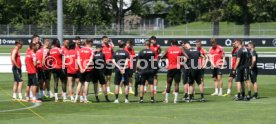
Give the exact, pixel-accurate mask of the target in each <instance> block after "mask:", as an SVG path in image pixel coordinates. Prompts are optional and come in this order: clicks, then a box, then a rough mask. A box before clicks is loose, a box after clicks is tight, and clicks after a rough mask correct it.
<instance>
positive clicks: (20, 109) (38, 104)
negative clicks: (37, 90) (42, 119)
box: [0, 100, 41, 113]
mask: <svg viewBox="0 0 276 124" xmlns="http://www.w3.org/2000/svg"><path fill="white" fill-rule="evenodd" d="M3 101H10V100H1V101H0V102H3ZM33 104H34V105H32V106H29V107H24V108H19V109H10V110H1V111H0V113H3V112H13V111H22V110H27V109H32V108H36V107H38V106H40V105H41V103H33Z"/></svg>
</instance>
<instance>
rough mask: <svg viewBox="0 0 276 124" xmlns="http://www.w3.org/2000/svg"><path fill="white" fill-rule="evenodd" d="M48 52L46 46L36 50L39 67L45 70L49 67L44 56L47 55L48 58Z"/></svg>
mask: <svg viewBox="0 0 276 124" xmlns="http://www.w3.org/2000/svg"><path fill="white" fill-rule="evenodd" d="M48 52H49V50H48V49H44V48H40V49H39V50H38V51H36V59H37V62H39V64H38V65H37V67H38V68H41V69H44V70H46V69H47V67H46V66H45V64H47V62H46V60H44V61H43V56H45V59H47V54H48ZM43 63H44V66H43Z"/></svg>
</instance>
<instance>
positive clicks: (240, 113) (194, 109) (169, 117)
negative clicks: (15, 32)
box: [0, 73, 276, 124]
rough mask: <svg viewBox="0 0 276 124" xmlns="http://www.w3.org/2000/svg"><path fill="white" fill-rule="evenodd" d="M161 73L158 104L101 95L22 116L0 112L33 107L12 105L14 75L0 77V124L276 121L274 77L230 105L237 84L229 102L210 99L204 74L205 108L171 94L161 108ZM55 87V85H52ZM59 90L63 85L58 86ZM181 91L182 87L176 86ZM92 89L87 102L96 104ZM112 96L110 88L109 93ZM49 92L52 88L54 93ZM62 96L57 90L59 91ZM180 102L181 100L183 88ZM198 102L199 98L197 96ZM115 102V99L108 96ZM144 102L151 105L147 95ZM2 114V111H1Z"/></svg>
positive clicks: (46, 104) (210, 86)
mask: <svg viewBox="0 0 276 124" xmlns="http://www.w3.org/2000/svg"><path fill="white" fill-rule="evenodd" d="M227 77H228V75H226V74H225V75H223V83H224V90H223V91H224V93H225V92H226V87H227ZM24 80H25V82H24V88H23V89H25V85H26V81H27V80H26V74H24ZM165 80H166V76H165V74H160V75H159V87H158V91H159V93H158V94H157V95H156V97H155V98H156V100H157V101H158V103H155V104H151V103H144V104H138V103H137V100H138V99H139V98H137V97H134V96H133V95H130V101H131V103H130V104H125V103H120V104H113V103H106V102H104V101H103V100H104V98H103V96H101V97H100V99H101V100H102V102H100V103H95V102H92V103H90V104H81V103H70V102H68V103H63V102H58V103H55V102H54V101H47V102H43V103H42V104H41V105H40V106H38V107H36V108H32V109H27V110H21V111H10V112H3V111H6V110H11V109H21V108H24V107H29V106H32V105H33V104H32V103H19V102H15V101H11V96H10V95H11V94H12V84H13V77H12V74H7V73H1V74H0V123H1V124H13V123H20V124H29V123H50V124H71V123H83V124H85V123H90V124H91V123H95V124H96V123H101V124H102V123H103V124H107V123H112V124H119V123H121V124H122V123H129V124H136V123H138V124H140V123H158V124H162V123H164V124H168V123H192V124H202V123H206V124H220V123H226V124H228V123H229V124H231V123H233V124H237V123H240V124H243V123H244V124H260V123H265V124H269V123H271V124H274V123H275V122H276V118H275V115H276V93H275V91H276V83H275V80H276V77H275V76H268V75H264V76H259V77H258V84H259V94H260V97H261V98H260V99H258V100H251V101H239V102H237V101H233V100H232V99H233V96H234V94H235V83H234V87H233V91H232V96H231V97H222V96H221V97H220V96H210V94H211V93H212V92H213V81H212V79H211V77H210V75H205V97H206V98H207V100H208V101H207V102H206V103H200V102H193V103H182V102H180V103H178V104H173V103H172V99H173V97H174V96H173V94H171V95H170V100H171V101H170V102H171V103H169V104H165V103H163V102H162V101H163V99H164V95H162V93H161V92H162V90H163V89H164V88H165ZM51 84H53V83H51ZM112 84H113V83H112ZM60 86H61V85H60ZM180 86H181V87H182V86H183V85H182V84H181V85H180ZM92 89H93V87H92V85H90V94H89V100H92V101H95V97H94V94H93V92H92ZM111 90H112V91H114V87H113V85H112V88H111ZM52 91H53V88H52ZM59 91H61V89H59ZM180 91H181V93H180V95H179V99H181V98H182V96H183V94H182V91H183V89H182V88H181V89H180ZM196 91H198V90H197V89H196ZM119 97H120V100H121V102H123V95H120V96H119ZM196 97H197V98H198V97H199V95H196ZM109 98H110V100H114V96H113V95H110V96H109ZM145 101H147V102H148V101H149V95H148V93H147V94H146V97H145ZM1 111H2V112H1Z"/></svg>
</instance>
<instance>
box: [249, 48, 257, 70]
mask: <svg viewBox="0 0 276 124" xmlns="http://www.w3.org/2000/svg"><path fill="white" fill-rule="evenodd" d="M250 53H251V57H253V56H255V57H256V62H255V63H254V65H253V67H252V69H257V62H258V54H257V52H256V51H255V50H253V51H251V52H250ZM251 62H252V61H251Z"/></svg>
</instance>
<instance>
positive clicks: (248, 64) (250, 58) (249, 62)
mask: <svg viewBox="0 0 276 124" xmlns="http://www.w3.org/2000/svg"><path fill="white" fill-rule="evenodd" d="M245 49H246V50H247V52H246V53H247V59H246V65H245V66H246V67H248V68H249V67H250V66H251V64H252V55H251V52H250V50H249V49H247V48H245Z"/></svg>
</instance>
